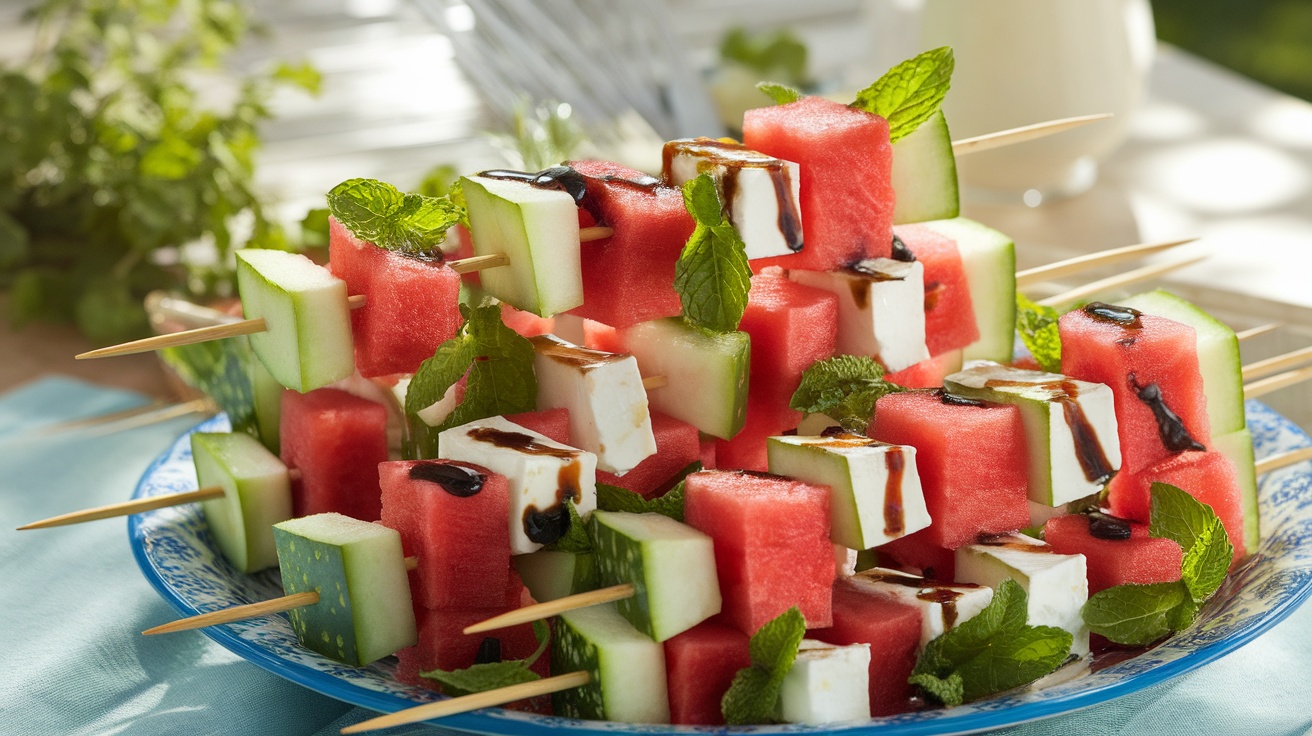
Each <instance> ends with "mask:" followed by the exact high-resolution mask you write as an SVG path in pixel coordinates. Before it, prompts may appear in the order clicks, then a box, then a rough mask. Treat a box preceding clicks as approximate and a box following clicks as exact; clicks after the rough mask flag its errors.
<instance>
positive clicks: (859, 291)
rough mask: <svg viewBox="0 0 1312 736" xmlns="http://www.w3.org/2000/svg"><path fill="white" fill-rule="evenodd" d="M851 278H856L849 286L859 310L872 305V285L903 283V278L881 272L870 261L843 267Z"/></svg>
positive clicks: (857, 262)
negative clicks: (888, 282) (892, 282)
mask: <svg viewBox="0 0 1312 736" xmlns="http://www.w3.org/2000/svg"><path fill="white" fill-rule="evenodd" d="M842 270H843V271H845V272H846V273H847V274H848V275H850V276H855V277H856V278H852V279H849V280H848V282H847V286H848V288H849V289H851V290H852V302H853V303H855V304H856V308H857V309H865V308H866V307H868V306H869V305H870V284H871V282H874V283H882V282H884V281H902V280H904V279H903V277H901V276H894V275H893V274H891V273H889V272H887V271H881V270H879V269H878V268H875V267H874V265H873V264H872V263H870V261H869V260H862V261H853V262H852V263H849V264H847V265H846V266H843V268H842Z"/></svg>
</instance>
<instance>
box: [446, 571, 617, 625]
mask: <svg viewBox="0 0 1312 736" xmlns="http://www.w3.org/2000/svg"><path fill="white" fill-rule="evenodd" d="M636 592H637V591H636V590H634V588H633V584H632V583H620V584H619V585H612V586H611V587H609V588H601V589H600V590H589V591H588V592H586V593H576V594H574V595H567V596H565V597H564V598H557V599H556V600H554V601H547V602H546V603H538V604H536V605H532V606H524V607H523V608H516V609H515V610H513V611H510V612H507V613H503V614H501V615H500V616H493V617H492V618H489V619H487V620H486V621H480V622H479V623H476V624H474V625H472V626H466V627H465V628H464V633H465V634H481V633H483V632H484V631H493V630H495V629H504V628H506V627H507V626H516V625H518V624H526V623H529V622H531V621H541V620H542V619H544V618H551V617H552V616H556V615H558V614H561V613H565V612H566V611H575V610H578V609H580V608H587V607H588V606H596V605H600V604H602V603H610V602H611V601H622V600H624V599H625V598H632V597H633V596H634V594H635V593H636Z"/></svg>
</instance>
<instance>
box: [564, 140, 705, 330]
mask: <svg viewBox="0 0 1312 736" xmlns="http://www.w3.org/2000/svg"><path fill="white" fill-rule="evenodd" d="M570 165H571V166H573V167H574V170H575V171H577V172H579V173H580V174H583V176H584V179H585V181H586V182H587V197H586V198H585V200H584V202H583V205H584V206H585V207H587V208H588V209H589V211H590V212H592V214H593V217H594V218H595V219H596V221H597V224H598V225H605V226H608V227H611V228H614V230H615V234H614V235H612V236H611V237H609V238H604V239H602V240H594V241H591V242H588V243H583V244H582V253H583V297H584V298H583V305H582V306H580V307H577V308H576V309H574V310H573V311H572V313H573V314H577V315H579V316H580V317H586V318H588V319H592V320H596V321H598V322H602V323H604V324H607V325H610V326H612V327H616V328H621V329H622V328H624V327H628V326H630V325H634V324H637V323H639V322H647V321H650V320H654V319H660V318H661V317H673V316H675V315H678V314H679V313H681V312H682V309H683V307H682V305H681V304H680V302H679V295H678V293H677V292H675V291H674V263H675V261H677V260H679V254H680V253H682V252H683V246H684V245H686V244H687V242H688V237H689V236H691V235H692V230H693V225H694V223H693V220H692V216H691V215H689V214H688V211H687V209H685V208H684V205H683V192H682V191H680V190H679V189H676V188H674V187H666V186H660V185H659V182H658V181H657V180H656V179H653V178H652V177H650V176H647V175H646V174H643V173H642V172H639V171H634V170H633V169H628V168H625V167H623V166H620V165H618V164H612V163H609V162H606V161H574V162H571V164H570Z"/></svg>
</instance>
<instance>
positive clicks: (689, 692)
mask: <svg viewBox="0 0 1312 736" xmlns="http://www.w3.org/2000/svg"><path fill="white" fill-rule="evenodd" d="M747 642H748V636H747V634H744V633H743V632H741V631H739V630H738V629H735V628H733V627H732V626H726V625H724V624H722V623H717V622H715V621H714V620H711V621H703V622H702V623H700V624H697V625H696V626H694V627H692V628H691V629H688V630H687V631H685V632H683V633H682V634H679V635H677V636H675V637H673V638H670V639H666V640H665V679H666V685H667V687H668V689H669V694H670V723H674V724H680V725H688V726H720V725H723V724H724V713H723V711H722V710H721V709H720V700H721V699H722V698H723V697H724V694H725V693H726V692H728V690H729V685H731V684H732V683H733V678H734V675H736V674H738V670H740V669H743V668H744V667H750V666H751V664H752V657H751V653H750V652H749V651H748V648H747Z"/></svg>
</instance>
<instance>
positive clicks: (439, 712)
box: [342, 672, 591, 734]
mask: <svg viewBox="0 0 1312 736" xmlns="http://www.w3.org/2000/svg"><path fill="white" fill-rule="evenodd" d="M590 680H591V676H590V675H589V674H588V673H587V672H570V673H568V674H564V675H556V676H555V677H547V678H544V679H541V680H534V681H532V682H523V683H520V684H518V685H510V686H509V687H502V688H497V689H496V690H488V691H487V692H483V693H474V694H472V695H462V696H460V697H458V698H450V699H447V700H439V701H437V702H435V703H425V704H423V705H417V706H415V707H413V708H407V709H405V710H400V711H397V712H395V713H389V714H388V715H385V716H379V717H377V718H372V719H370V720H367V721H361V722H360V723H357V724H355V725H354V726H347V727H346V728H343V729H342V733H343V734H352V733H364V732H365V731H376V730H378V729H380V728H391V727H392V726H402V725H405V724H407V723H418V722H420V721H430V720H432V719H434V718H442V717H444V716H453V715H456V714H457V713H467V712H469V711H471V710H478V709H479V708H491V707H492V706H496V705H504V704H506V703H513V702H515V701H516V700H523V699H524V698H534V697H537V696H539V695H548V694H550V693H556V692H560V691H561V690H569V689H570V688H575V687H583V686H584V685H586V684H588V682H589V681H590Z"/></svg>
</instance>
